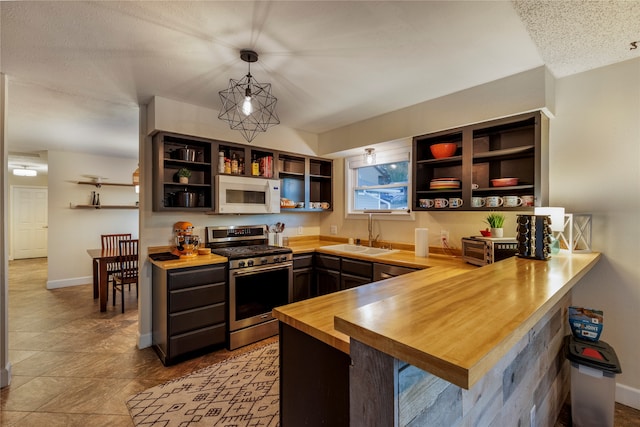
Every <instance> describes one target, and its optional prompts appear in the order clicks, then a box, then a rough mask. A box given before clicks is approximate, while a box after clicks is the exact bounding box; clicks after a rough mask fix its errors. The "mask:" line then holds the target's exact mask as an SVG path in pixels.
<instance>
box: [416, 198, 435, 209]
mask: <svg viewBox="0 0 640 427" xmlns="http://www.w3.org/2000/svg"><path fill="white" fill-rule="evenodd" d="M419 201H420V207H421V208H432V207H433V199H420V200H419Z"/></svg>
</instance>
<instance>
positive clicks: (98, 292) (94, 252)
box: [87, 248, 118, 311]
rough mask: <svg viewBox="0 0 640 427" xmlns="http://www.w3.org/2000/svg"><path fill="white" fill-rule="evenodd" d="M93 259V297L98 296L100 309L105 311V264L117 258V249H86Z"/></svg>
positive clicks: (106, 291) (107, 290)
mask: <svg viewBox="0 0 640 427" xmlns="http://www.w3.org/2000/svg"><path fill="white" fill-rule="evenodd" d="M87 253H88V254H89V256H90V257H91V258H92V259H93V261H92V264H93V298H94V299H96V298H98V297H99V298H100V311H107V295H108V292H109V289H108V288H107V285H108V282H107V264H108V263H110V262H116V261H117V260H118V249H117V248H112V249H87Z"/></svg>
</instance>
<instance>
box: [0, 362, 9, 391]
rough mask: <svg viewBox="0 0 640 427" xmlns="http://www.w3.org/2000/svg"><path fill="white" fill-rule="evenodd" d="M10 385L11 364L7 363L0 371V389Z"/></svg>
mask: <svg viewBox="0 0 640 427" xmlns="http://www.w3.org/2000/svg"><path fill="white" fill-rule="evenodd" d="M9 384H11V362H7V366H5V367H3V368H2V369H0V388H3V387H6V386H8V385H9Z"/></svg>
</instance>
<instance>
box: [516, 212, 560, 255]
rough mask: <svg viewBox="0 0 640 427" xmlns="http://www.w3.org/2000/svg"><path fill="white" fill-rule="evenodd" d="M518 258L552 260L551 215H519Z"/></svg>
mask: <svg viewBox="0 0 640 427" xmlns="http://www.w3.org/2000/svg"><path fill="white" fill-rule="evenodd" d="M517 224H518V225H517V227H518V229H517V232H518V233H517V237H516V240H517V241H518V246H517V252H516V256H518V257H520V258H532V259H540V260H548V259H549V258H551V242H552V241H553V237H552V235H551V217H550V216H549V215H518V218H517Z"/></svg>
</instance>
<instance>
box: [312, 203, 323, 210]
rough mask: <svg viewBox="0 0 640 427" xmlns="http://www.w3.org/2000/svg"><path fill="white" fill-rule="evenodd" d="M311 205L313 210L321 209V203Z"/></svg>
mask: <svg viewBox="0 0 640 427" xmlns="http://www.w3.org/2000/svg"><path fill="white" fill-rule="evenodd" d="M309 205H310V206H311V209H320V207H321V206H320V202H311V203H309Z"/></svg>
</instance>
